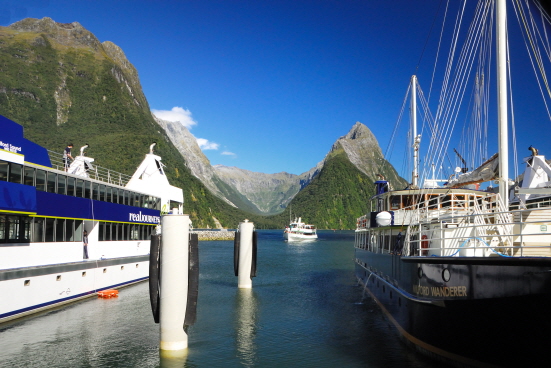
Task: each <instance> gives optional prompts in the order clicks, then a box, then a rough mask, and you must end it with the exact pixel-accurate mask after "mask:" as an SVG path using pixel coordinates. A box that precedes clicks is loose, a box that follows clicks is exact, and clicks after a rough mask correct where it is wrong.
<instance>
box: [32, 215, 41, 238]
mask: <svg viewBox="0 0 551 368" xmlns="http://www.w3.org/2000/svg"><path fill="white" fill-rule="evenodd" d="M31 241H32V242H43V241H44V219H43V218H38V217H35V218H34V219H33V223H32V236H31Z"/></svg>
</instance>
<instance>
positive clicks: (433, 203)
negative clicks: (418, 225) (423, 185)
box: [427, 194, 438, 210]
mask: <svg viewBox="0 0 551 368" xmlns="http://www.w3.org/2000/svg"><path fill="white" fill-rule="evenodd" d="M427 201H428V203H429V210H435V209H437V208H438V195H437V194H433V195H429V194H428V195H427Z"/></svg>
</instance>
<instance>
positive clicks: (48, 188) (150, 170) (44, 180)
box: [0, 116, 183, 269]
mask: <svg viewBox="0 0 551 368" xmlns="http://www.w3.org/2000/svg"><path fill="white" fill-rule="evenodd" d="M0 128H1V129H0V132H1V133H0V191H1V192H2V195H1V196H0V254H1V255H2V256H1V257H0V269H5V268H16V267H28V266H32V265H36V264H50V263H63V262H74V261H78V260H82V247H81V246H80V247H79V246H75V243H79V242H80V244H81V243H82V240H83V232H84V231H85V230H86V231H87V232H88V238H89V243H90V245H93V246H92V247H90V251H91V253H92V254H91V255H90V257H94V258H96V259H97V258H112V257H120V256H122V255H130V256H133V255H146V254H148V252H149V242H148V240H149V239H150V237H151V235H152V234H155V233H157V232H158V231H159V227H160V226H159V225H160V220H161V213H162V212H165V213H167V212H170V211H173V212H174V211H177V212H178V213H182V207H183V192H182V190H181V189H180V188H176V187H173V186H171V185H169V184H168V180H167V179H166V176H165V175H164V171H163V166H162V164H161V163H160V157H158V156H155V155H153V154H152V152H151V153H150V154H146V158H145V159H144V161H143V162H142V165H140V167H139V168H140V170H141V171H139V172H137V174H135V175H134V176H133V177H130V176H128V175H124V174H120V173H116V172H114V171H111V170H108V169H105V168H101V167H99V166H93V165H91V162H92V161H93V159H91V158H88V157H84V153H83V150H81V155H80V156H77V157H75V160H74V161H73V162H72V163H71V166H69V167H65V166H64V163H63V160H62V155H61V154H58V153H55V152H51V151H47V150H46V149H45V148H43V147H41V146H39V145H37V144H36V143H34V142H31V141H29V140H27V139H25V138H24V136H23V128H22V126H21V125H19V124H17V123H15V122H13V121H11V120H9V119H7V118H5V117H3V116H0ZM83 162H84V163H86V164H85V165H82V164H83ZM144 163H147V165H146V164H144ZM77 165H80V166H81V170H76V166H77ZM38 258H39V259H38Z"/></svg>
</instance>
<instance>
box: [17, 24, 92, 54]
mask: <svg viewBox="0 0 551 368" xmlns="http://www.w3.org/2000/svg"><path fill="white" fill-rule="evenodd" d="M8 28H11V29H13V30H16V31H21V32H34V33H43V34H45V35H47V36H48V37H49V38H51V39H54V40H56V41H57V42H58V43H59V44H61V45H63V46H68V47H90V48H92V49H93V50H94V51H98V50H99V48H100V47H101V43H100V42H99V40H98V39H97V38H96V36H94V35H93V34H92V32H90V31H88V30H87V29H85V28H84V27H83V26H82V25H81V24H80V23H78V22H73V23H57V22H55V21H54V20H53V19H52V18H48V17H44V18H42V19H35V18H25V19H23V20H20V21H18V22H15V23H13V24H12V25H10V26H9V27H8Z"/></svg>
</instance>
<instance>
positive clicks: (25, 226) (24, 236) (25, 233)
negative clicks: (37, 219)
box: [20, 217, 32, 243]
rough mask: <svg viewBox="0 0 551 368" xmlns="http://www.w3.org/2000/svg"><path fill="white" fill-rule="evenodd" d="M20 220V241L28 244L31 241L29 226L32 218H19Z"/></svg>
mask: <svg viewBox="0 0 551 368" xmlns="http://www.w3.org/2000/svg"><path fill="white" fill-rule="evenodd" d="M20 219H21V239H20V241H21V242H23V243H29V242H30V241H31V224H32V218H30V217H20Z"/></svg>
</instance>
